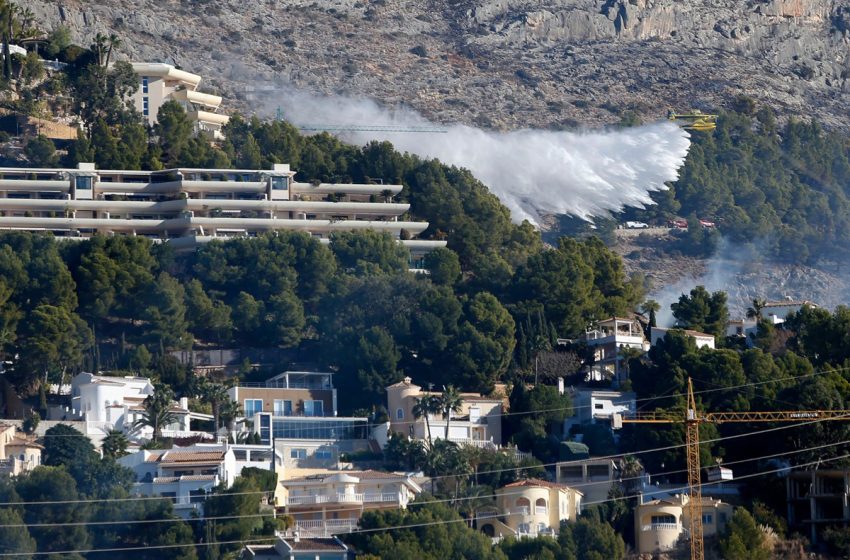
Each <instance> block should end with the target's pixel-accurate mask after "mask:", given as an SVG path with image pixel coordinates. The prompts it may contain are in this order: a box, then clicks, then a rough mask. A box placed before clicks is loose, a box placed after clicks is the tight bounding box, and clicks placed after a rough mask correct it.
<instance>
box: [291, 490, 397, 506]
mask: <svg viewBox="0 0 850 560" xmlns="http://www.w3.org/2000/svg"><path fill="white" fill-rule="evenodd" d="M386 502H395V503H401V494H399V493H398V492H392V493H383V494H365V493H364V494H319V495H315V496H290V497H289V498H287V499H286V505H288V506H306V505H314V504H375V503H386Z"/></svg>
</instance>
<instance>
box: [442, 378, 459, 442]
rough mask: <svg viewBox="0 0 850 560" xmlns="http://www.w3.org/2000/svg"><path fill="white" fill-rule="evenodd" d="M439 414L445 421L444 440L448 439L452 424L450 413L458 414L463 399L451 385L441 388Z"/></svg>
mask: <svg viewBox="0 0 850 560" xmlns="http://www.w3.org/2000/svg"><path fill="white" fill-rule="evenodd" d="M439 399H440V412H441V413H442V414H443V417H444V418H445V419H446V439H449V435H450V434H451V432H450V431H449V429H450V428H451V424H452V412H460V411H461V409H462V407H463V398H462V397H461V396H460V393H458V391H457V389H455V388H454V387H453V386H452V385H449V386H448V387H446V386H443V394H442V395H440V397H439Z"/></svg>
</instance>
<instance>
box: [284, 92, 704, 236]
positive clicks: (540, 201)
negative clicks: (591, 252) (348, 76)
mask: <svg viewBox="0 0 850 560" xmlns="http://www.w3.org/2000/svg"><path fill="white" fill-rule="evenodd" d="M272 103H274V104H276V105H277V107H278V108H279V109H280V110H281V112H282V114H283V117H284V118H285V119H286V120H288V121H289V122H291V123H293V124H295V125H296V126H310V125H315V126H322V127H328V128H334V127H338V128H345V127H398V128H407V129H409V128H415V127H429V128H441V129H444V130H446V131H447V132H446V133H437V132H415V133H414V132H392V131H351V132H342V133H339V135H340V136H341V137H343V138H344V139H345V140H346V141H350V142H353V143H357V144H365V143H366V142H368V141H370V140H388V141H390V142H392V143H393V145H394V146H395V147H396V149H398V150H400V151H403V152H410V153H415V154H418V155H420V156H422V157H428V158H437V159H439V160H440V161H442V162H443V163H447V164H450V165H456V166H459V167H465V168H467V169H469V170H470V171H472V173H473V174H474V175H475V176H476V177H477V178H478V179H480V180H481V181H482V182H484V184H486V185H487V186H488V187H489V188H490V190H491V191H492V192H493V193H494V194H496V196H498V197H499V198H500V199H501V200H502V202H503V203H504V204H505V206H507V207H508V208H509V209H510V211H511V216H512V218H513V219H514V220H515V221H517V222H520V221H522V220H524V219H527V220H529V221H530V222H532V223H533V224H535V225H537V224H539V221H540V218H541V217H542V216H544V215H547V214H572V215H575V216H578V217H580V218H585V219H587V218H589V217H591V216H602V215H606V214H607V213H608V212H611V211H615V212H616V211H619V210H621V209H622V208H623V207H624V206H635V207H643V206H644V205H647V204H652V200H651V199H650V196H649V194H650V192H652V191H658V190H663V189H666V188H667V187H666V186H665V182H668V181H675V180H676V178H677V177H678V170H679V168H680V167H681V166H682V164H683V163H684V160H685V156H686V155H687V152H688V147H689V145H690V141H689V138H688V135H687V133H686V132H684V131H683V130H681V129H680V128H679V127H677V126H676V125H674V124H671V123H667V122H664V123H655V124H650V125H646V126H640V127H634V128H628V129H621V130H613V131H602V132H599V131H596V132H563V131H544V130H518V131H513V132H494V131H486V130H482V129H479V128H474V127H471V126H466V125H451V126H448V127H440V126H438V125H434V124H433V123H431V122H429V121H428V120H427V119H425V118H424V117H422V116H421V115H419V114H418V113H416V112H415V111H413V110H410V109H404V108H402V109H389V108H385V107H381V106H380V105H378V104H377V103H375V102H374V101H371V100H368V99H353V98H349V97H343V96H317V95H311V94H307V93H304V92H300V91H297V90H294V89H292V88H289V87H284V88H280V89H276V91H275V92H274V93H273V97H271V98H270V99H268V104H269V105H270V104H272Z"/></svg>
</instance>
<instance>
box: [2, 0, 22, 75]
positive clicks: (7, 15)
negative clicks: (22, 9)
mask: <svg viewBox="0 0 850 560" xmlns="http://www.w3.org/2000/svg"><path fill="white" fill-rule="evenodd" d="M17 11H18V7H17V6H16V5H15V4H12V3H11V2H9V1H8V0H6V1H4V2H3V3H2V4H0V20H2V22H3V77H4V78H5V79H7V80H10V79H12V54H11V52H10V50H9V42H10V41H11V40H12V35H13V33H12V29H13V27H14V23H15V13H16V12H17Z"/></svg>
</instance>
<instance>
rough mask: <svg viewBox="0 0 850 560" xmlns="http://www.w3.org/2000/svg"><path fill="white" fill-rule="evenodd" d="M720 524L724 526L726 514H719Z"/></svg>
mask: <svg viewBox="0 0 850 560" xmlns="http://www.w3.org/2000/svg"><path fill="white" fill-rule="evenodd" d="M720 523H722V524H724V525H725V524H726V514H725V513H723V512H721V513H720Z"/></svg>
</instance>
